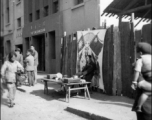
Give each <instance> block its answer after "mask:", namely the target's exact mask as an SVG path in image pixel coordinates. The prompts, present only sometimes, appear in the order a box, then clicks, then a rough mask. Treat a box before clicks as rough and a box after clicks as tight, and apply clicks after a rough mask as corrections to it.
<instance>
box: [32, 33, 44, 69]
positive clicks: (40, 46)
mask: <svg viewBox="0 0 152 120" xmlns="http://www.w3.org/2000/svg"><path fill="white" fill-rule="evenodd" d="M32 43H33V45H34V47H35V49H36V51H37V52H38V59H39V65H38V71H43V72H44V71H45V34H41V35H36V36H33V37H32Z"/></svg>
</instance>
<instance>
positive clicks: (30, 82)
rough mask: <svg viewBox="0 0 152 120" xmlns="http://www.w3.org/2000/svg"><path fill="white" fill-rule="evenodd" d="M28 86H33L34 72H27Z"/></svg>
mask: <svg viewBox="0 0 152 120" xmlns="http://www.w3.org/2000/svg"><path fill="white" fill-rule="evenodd" d="M27 76H28V82H29V86H31V85H34V71H27Z"/></svg>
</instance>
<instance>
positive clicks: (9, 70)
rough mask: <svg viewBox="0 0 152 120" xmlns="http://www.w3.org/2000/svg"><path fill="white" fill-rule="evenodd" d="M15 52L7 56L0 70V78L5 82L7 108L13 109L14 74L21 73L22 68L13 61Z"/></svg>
mask: <svg viewBox="0 0 152 120" xmlns="http://www.w3.org/2000/svg"><path fill="white" fill-rule="evenodd" d="M15 57H16V54H15V52H11V53H9V55H8V60H7V61H5V62H4V64H3V66H2V68H1V76H2V79H3V81H5V83H6V85H7V89H8V102H9V104H8V106H9V107H13V106H14V105H15V103H14V99H15V93H16V85H15V83H16V72H17V71H18V70H21V71H23V70H24V68H23V66H22V65H21V64H20V63H19V62H18V61H16V60H15Z"/></svg>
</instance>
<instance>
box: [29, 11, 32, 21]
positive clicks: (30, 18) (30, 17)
mask: <svg viewBox="0 0 152 120" xmlns="http://www.w3.org/2000/svg"><path fill="white" fill-rule="evenodd" d="M32 18H33V15H32V13H30V14H29V22H32Z"/></svg>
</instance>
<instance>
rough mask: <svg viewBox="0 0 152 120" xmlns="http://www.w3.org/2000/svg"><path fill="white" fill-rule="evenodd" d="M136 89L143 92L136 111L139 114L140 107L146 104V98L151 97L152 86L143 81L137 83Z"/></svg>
mask: <svg viewBox="0 0 152 120" xmlns="http://www.w3.org/2000/svg"><path fill="white" fill-rule="evenodd" d="M138 87H139V88H141V89H142V90H143V93H142V94H141V96H140V97H139V100H138V104H137V110H136V111H137V112H141V107H142V105H143V104H144V103H145V102H146V100H147V99H148V96H149V95H151V92H152V86H151V83H149V82H147V81H145V80H143V81H141V82H139V83H138Z"/></svg>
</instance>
